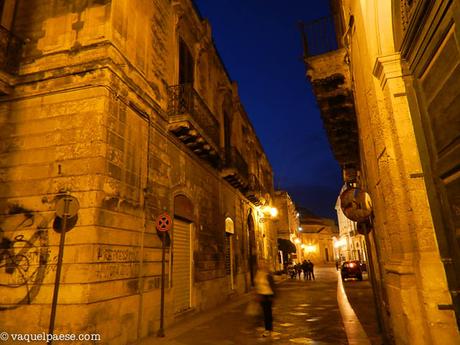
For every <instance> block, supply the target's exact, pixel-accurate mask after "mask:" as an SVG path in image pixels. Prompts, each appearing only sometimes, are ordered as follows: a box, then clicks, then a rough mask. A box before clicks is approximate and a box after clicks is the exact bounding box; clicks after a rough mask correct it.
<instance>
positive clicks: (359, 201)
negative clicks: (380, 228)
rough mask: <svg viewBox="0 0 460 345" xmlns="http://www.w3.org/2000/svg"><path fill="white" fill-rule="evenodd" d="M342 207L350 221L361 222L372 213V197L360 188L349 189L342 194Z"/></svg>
mask: <svg viewBox="0 0 460 345" xmlns="http://www.w3.org/2000/svg"><path fill="white" fill-rule="evenodd" d="M340 207H341V208H342V211H343V213H344V214H345V216H346V217H347V218H348V219H350V220H352V221H355V222H361V221H364V220H366V219H367V218H368V217H369V216H370V215H371V213H372V202H371V197H370V196H369V194H367V193H366V192H365V191H363V190H361V189H359V188H347V189H346V190H345V191H343V192H342V194H340Z"/></svg>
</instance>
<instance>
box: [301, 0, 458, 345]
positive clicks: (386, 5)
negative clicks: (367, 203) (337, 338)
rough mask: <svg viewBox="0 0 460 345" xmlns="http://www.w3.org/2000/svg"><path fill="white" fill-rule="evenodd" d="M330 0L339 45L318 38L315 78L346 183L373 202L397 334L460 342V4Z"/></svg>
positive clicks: (368, 225) (392, 333)
mask: <svg viewBox="0 0 460 345" xmlns="http://www.w3.org/2000/svg"><path fill="white" fill-rule="evenodd" d="M331 3H332V9H333V15H334V17H333V22H334V24H335V28H336V34H337V36H336V37H337V41H336V42H337V43H338V46H337V45H336V46H335V47H333V48H332V49H328V50H322V51H320V50H317V51H316V52H315V51H314V50H313V48H314V46H315V44H314V39H312V38H310V39H309V38H308V37H307V42H308V44H307V46H306V47H307V50H306V53H307V54H306V59H305V62H306V64H307V70H308V71H307V75H308V76H309V78H310V80H311V83H312V86H313V90H314V92H315V95H316V97H317V100H318V105H319V107H320V109H321V113H322V117H323V121H324V124H325V127H326V131H327V133H328V136H329V139H330V142H331V146H332V148H333V151H334V154H335V157H336V159H337V160H338V162H339V163H340V165H341V166H342V168H343V171H344V177H345V182H346V183H347V184H349V185H350V186H351V185H354V186H358V187H360V188H361V189H364V190H366V191H367V192H368V193H369V194H370V197H371V198H372V202H373V213H372V215H371V217H370V218H369V219H367V220H365V221H363V222H362V223H361V224H359V226H358V230H360V229H361V231H363V233H367V232H368V231H370V234H369V243H371V244H372V245H371V246H370V248H369V249H370V251H369V254H370V259H371V260H372V262H373V265H372V271H371V273H372V274H373V276H374V278H375V281H376V284H375V286H374V288H375V290H374V291H375V292H376V293H377V295H378V296H377V300H378V301H379V303H378V305H377V308H378V312H379V315H380V319H381V320H382V326H383V329H384V335H385V336H386V338H387V339H386V341H387V343H390V344H391V343H395V344H430V345H431V344H454V343H460V336H459V324H460V293H459V291H460V284H459V283H460V273H459V272H460V243H459V231H458V229H459V224H460V223H459V219H460V218H459V212H458V209H459V207H458V205H459V195H460V194H459V185H460V184H459V183H460V174H459V167H460V154H459V152H460V151H459V149H460V145H459V143H460V140H459V138H460V126H459V118H460V117H459V113H460V106H459V102H458V100H459V99H460V98H459V92H460V84H459V83H460V78H459V77H458V76H459V73H460V72H459V71H460V45H459V37H460V33H459V25H458V24H459V22H460V2H459V1H457V0H454V1H444V0H440V1H424V0H418V1H407V0H392V1H388V0H383V1H380V0H370V1H358V0H341V1H332V2H331ZM310 37H311V36H310ZM322 41H324V40H323V39H322Z"/></svg>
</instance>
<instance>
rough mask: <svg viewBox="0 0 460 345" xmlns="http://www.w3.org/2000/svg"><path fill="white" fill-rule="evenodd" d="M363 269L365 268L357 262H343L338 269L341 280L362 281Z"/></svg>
mask: <svg viewBox="0 0 460 345" xmlns="http://www.w3.org/2000/svg"><path fill="white" fill-rule="evenodd" d="M365 267H366V266H365V265H364V266H363V264H362V263H361V262H360V261H359V260H351V261H345V262H344V263H343V264H342V268H341V269H340V273H341V276H342V280H345V279H347V278H358V280H363V271H364V270H365Z"/></svg>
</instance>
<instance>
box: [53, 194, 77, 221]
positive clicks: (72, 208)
mask: <svg viewBox="0 0 460 345" xmlns="http://www.w3.org/2000/svg"><path fill="white" fill-rule="evenodd" d="M66 203H67V210H66ZM79 209H80V204H79V203H78V200H77V198H75V197H73V196H70V195H66V196H64V197H62V198H61V199H59V200H58V201H57V203H56V215H57V216H58V217H60V218H63V217H64V216H67V217H68V218H71V217H74V216H75V215H76V214H77V213H78V210H79Z"/></svg>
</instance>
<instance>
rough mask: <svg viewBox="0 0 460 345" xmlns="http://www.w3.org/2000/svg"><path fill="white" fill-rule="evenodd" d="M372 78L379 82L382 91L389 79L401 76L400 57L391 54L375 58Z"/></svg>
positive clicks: (396, 54) (397, 54)
mask: <svg viewBox="0 0 460 345" xmlns="http://www.w3.org/2000/svg"><path fill="white" fill-rule="evenodd" d="M373 74H374V76H375V77H376V78H377V79H379V80H380V86H381V87H382V89H384V88H385V85H386V83H387V81H388V80H389V79H393V78H400V77H402V76H403V70H402V64H401V55H400V54H399V53H393V54H388V55H383V56H379V57H377V59H376V60H375V64H374V70H373Z"/></svg>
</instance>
